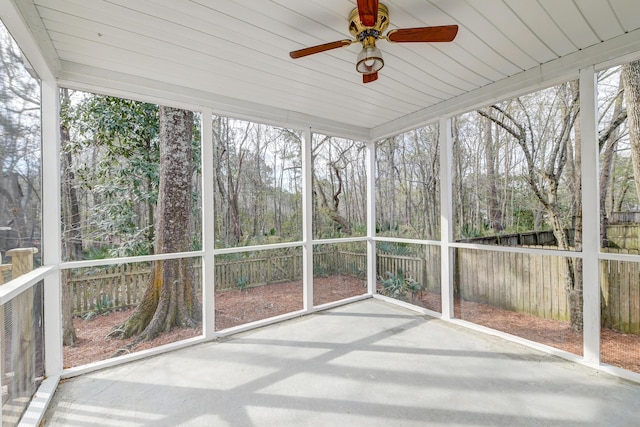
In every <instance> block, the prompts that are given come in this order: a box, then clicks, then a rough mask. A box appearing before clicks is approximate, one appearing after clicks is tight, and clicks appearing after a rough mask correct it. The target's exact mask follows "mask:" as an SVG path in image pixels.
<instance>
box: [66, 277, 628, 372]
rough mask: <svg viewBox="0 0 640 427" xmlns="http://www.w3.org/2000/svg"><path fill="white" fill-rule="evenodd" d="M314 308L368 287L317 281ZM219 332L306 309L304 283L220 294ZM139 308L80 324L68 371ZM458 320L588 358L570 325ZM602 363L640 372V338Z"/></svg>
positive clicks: (484, 313) (606, 353) (617, 337)
mask: <svg viewBox="0 0 640 427" xmlns="http://www.w3.org/2000/svg"><path fill="white" fill-rule="evenodd" d="M313 287H314V293H313V304H314V305H321V304H325V303H329V302H333V301H339V300H341V299H344V298H348V297H352V296H357V295H362V294H364V293H366V291H367V288H366V284H365V282H364V281H363V280H359V279H355V278H353V277H349V276H331V277H320V278H314V281H313ZM215 297H216V319H215V321H216V330H222V329H227V328H230V327H233V326H237V325H242V324H245V323H249V322H253V321H257V320H262V319H266V318H270V317H273V316H278V315H280V314H285V313H290V312H294V311H298V310H301V309H302V282H288V283H280V284H273V285H268V286H259V287H255V288H249V289H243V290H230V291H224V292H216V296H215ZM413 303H414V304H416V305H419V306H422V307H425V308H428V309H430V310H433V311H437V312H439V311H440V307H441V304H440V296H439V295H436V294H432V293H428V292H425V293H423V294H422V295H421V297H420V298H419V300H416V301H413ZM132 311H133V308H130V309H126V310H121V311H117V312H112V313H108V314H106V315H100V316H96V317H94V318H92V319H91V320H84V319H82V318H76V319H74V326H75V327H76V333H77V335H78V341H77V342H76V343H75V344H74V345H73V346H68V347H65V348H64V363H65V367H71V366H80V365H84V364H87V363H90V362H95V361H99V360H105V359H107V358H109V357H111V356H112V355H113V354H114V353H115V352H116V351H117V350H118V349H121V348H123V347H124V346H126V345H127V344H128V343H129V342H130V340H131V339H129V340H120V339H108V338H106V336H107V335H108V334H109V332H110V331H111V329H112V328H113V327H114V326H116V325H119V324H121V323H122V322H123V321H124V320H125V319H126V318H127V317H128V316H129V315H130V314H131V312H132ZM454 311H455V315H456V317H457V318H460V319H463V320H467V321H470V322H473V323H477V324H479V325H483V326H487V327H489V328H492V329H496V330H499V331H503V332H506V333H509V334H512V335H516V336H519V337H522V338H526V339H529V340H531V341H535V342H539V343H541V344H545V345H549V346H552V347H555V348H558V349H561V350H565V351H568V352H571V353H574V354H577V355H581V354H582V333H581V332H575V331H572V330H571V329H570V328H569V324H568V322H562V321H557V320H550V319H543V318H540V317H536V316H532V315H527V314H523V313H516V312H513V311H508V310H503V309H500V308H497V307H493V306H491V305H488V304H482V303H476V302H469V301H462V302H460V301H456V302H455V304H454ZM201 334H202V328H201V327H198V328H193V329H179V328H176V329H174V330H172V331H171V332H169V333H166V334H163V335H161V336H160V337H158V338H156V339H155V340H152V341H148V342H143V343H140V344H138V345H137V346H136V347H135V349H134V351H139V350H144V349H148V348H153V347H157V346H160V345H163V344H168V343H171V342H176V341H181V340H184V339H187V338H191V337H195V336H199V335H201ZM601 354H602V361H603V362H604V363H608V364H610V365H614V366H619V367H621V368H624V369H628V370H630V371H634V372H638V373H640V336H638V335H630V334H622V333H619V332H616V331H612V330H609V329H603V330H602V333H601Z"/></svg>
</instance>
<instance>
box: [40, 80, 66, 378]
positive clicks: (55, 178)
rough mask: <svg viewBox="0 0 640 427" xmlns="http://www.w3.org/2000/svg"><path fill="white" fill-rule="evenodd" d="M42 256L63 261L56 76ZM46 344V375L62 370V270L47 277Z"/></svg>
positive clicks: (50, 101)
mask: <svg viewBox="0 0 640 427" xmlns="http://www.w3.org/2000/svg"><path fill="white" fill-rule="evenodd" d="M41 108H42V260H43V264H44V265H57V264H59V263H60V262H61V255H62V238H61V224H60V206H61V202H60V155H61V154H60V137H59V135H60V128H59V126H58V115H59V96H58V87H57V85H56V82H55V80H54V79H53V77H51V79H43V80H42V106H41ZM44 345H45V350H46V351H45V373H46V375H47V376H54V375H58V374H60V373H61V372H62V366H63V360H62V359H63V356H62V354H63V353H62V283H61V280H60V273H59V272H58V271H56V273H55V274H51V275H49V276H47V277H46V278H45V280H44Z"/></svg>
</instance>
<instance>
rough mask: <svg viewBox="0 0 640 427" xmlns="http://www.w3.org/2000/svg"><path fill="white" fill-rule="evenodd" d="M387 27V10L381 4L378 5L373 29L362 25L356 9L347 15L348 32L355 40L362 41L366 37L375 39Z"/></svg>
mask: <svg viewBox="0 0 640 427" xmlns="http://www.w3.org/2000/svg"><path fill="white" fill-rule="evenodd" d="M388 26H389V9H387V6H385V5H383V4H382V3H380V4H378V19H377V20H376V23H375V25H374V26H373V27H366V26H364V25H363V24H362V21H360V15H359V14H358V8H357V7H356V8H355V9H353V10H352V11H351V14H350V15H349V32H350V33H351V34H352V35H353V37H355V38H356V40H360V41H362V40H363V39H364V38H366V37H368V36H374V37H375V38H376V39H377V38H378V37H380V36H381V35H382V33H384V31H385V30H386V29H387V27H388ZM372 30H373V31H372Z"/></svg>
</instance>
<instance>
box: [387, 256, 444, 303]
mask: <svg viewBox="0 0 640 427" xmlns="http://www.w3.org/2000/svg"><path fill="white" fill-rule="evenodd" d="M376 263H377V265H376V270H377V272H378V278H379V279H380V280H385V279H387V278H388V275H387V272H390V273H393V275H397V274H398V270H399V269H402V271H403V274H404V277H405V279H409V278H410V279H413V280H415V281H416V282H418V283H420V284H421V285H422V286H423V289H424V290H427V291H429V292H439V291H440V247H439V246H430V245H427V246H425V247H424V256H423V257H415V256H400V255H391V254H383V253H378V254H377V255H376Z"/></svg>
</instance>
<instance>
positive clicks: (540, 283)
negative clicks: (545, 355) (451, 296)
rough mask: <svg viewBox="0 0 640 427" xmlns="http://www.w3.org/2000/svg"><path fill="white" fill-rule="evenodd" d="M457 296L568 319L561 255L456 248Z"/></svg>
mask: <svg viewBox="0 0 640 427" xmlns="http://www.w3.org/2000/svg"><path fill="white" fill-rule="evenodd" d="M455 265H456V268H455V274H456V277H455V283H456V289H455V291H456V293H457V295H456V296H458V297H460V298H462V299H463V300H467V301H477V302H483V303H487V304H491V305H494V306H497V307H502V308H506V309H508V310H513V311H519V312H522V313H528V314H533V315H536V316H538V317H543V318H547V319H556V320H568V319H569V310H568V299H567V292H566V290H565V283H564V277H565V274H566V271H567V269H566V265H565V258H563V257H558V256H552V255H535V254H525V253H514V252H498V251H484V250H476V249H461V248H459V249H457V250H456V262H455Z"/></svg>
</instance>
